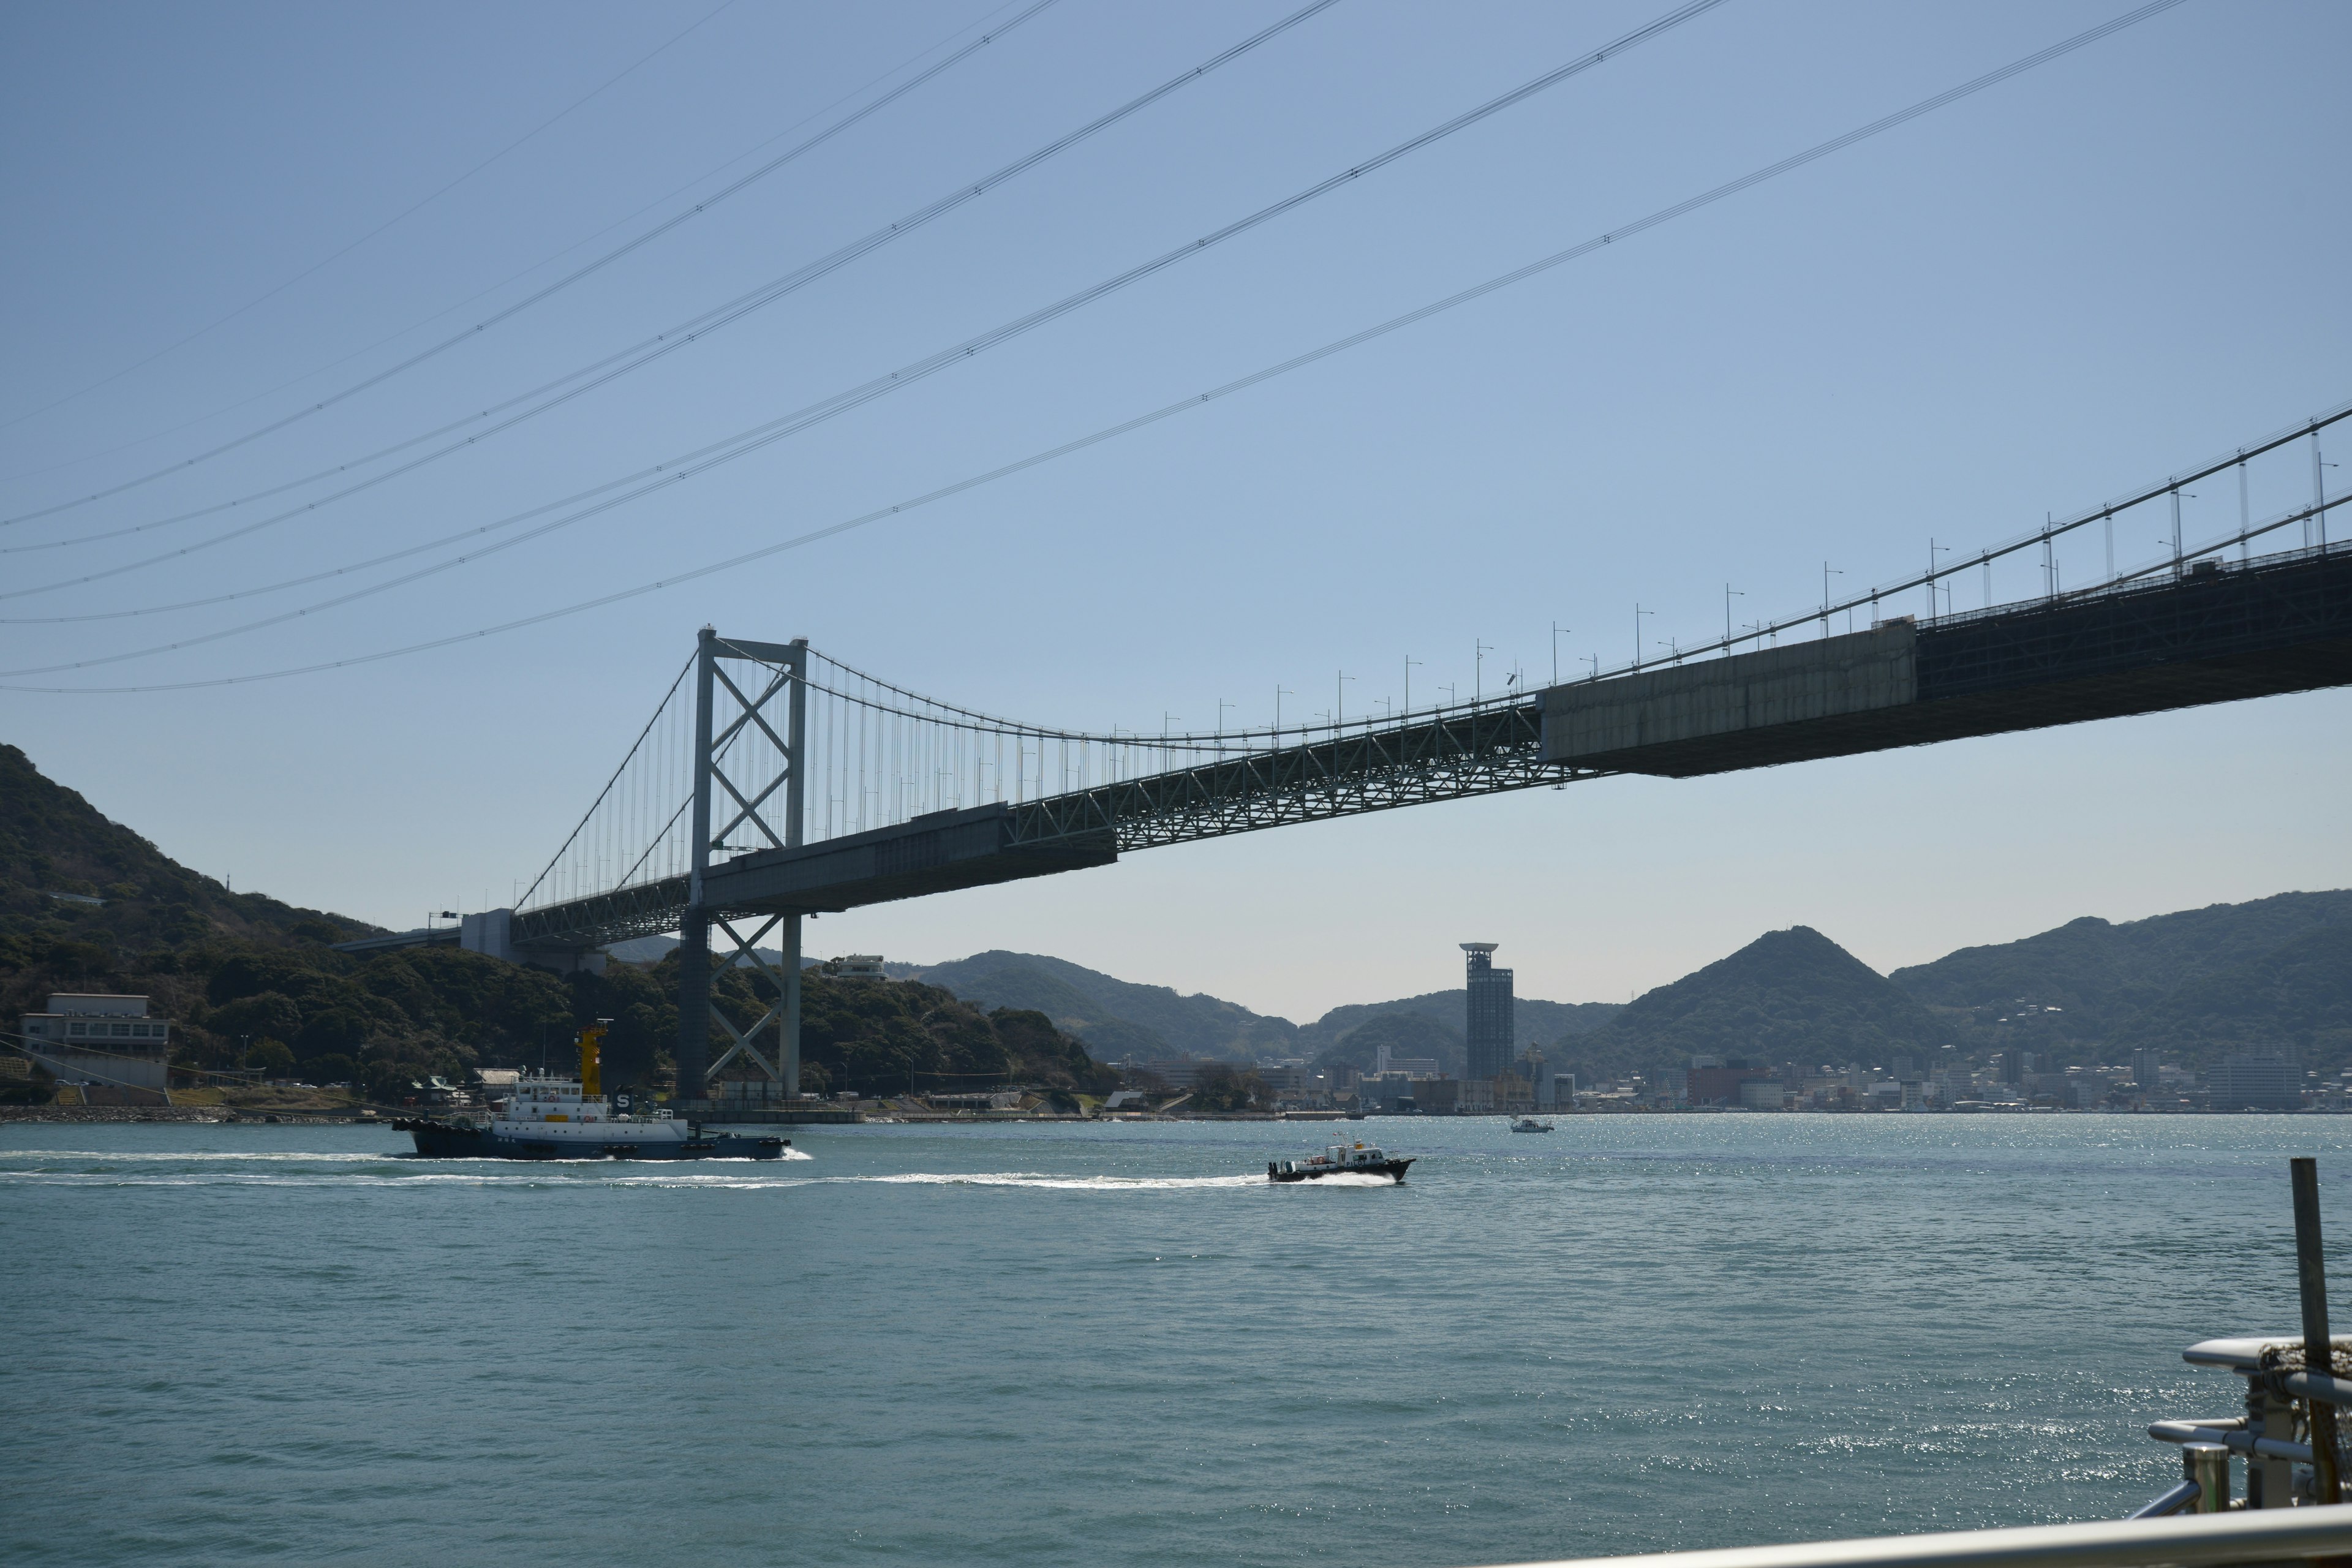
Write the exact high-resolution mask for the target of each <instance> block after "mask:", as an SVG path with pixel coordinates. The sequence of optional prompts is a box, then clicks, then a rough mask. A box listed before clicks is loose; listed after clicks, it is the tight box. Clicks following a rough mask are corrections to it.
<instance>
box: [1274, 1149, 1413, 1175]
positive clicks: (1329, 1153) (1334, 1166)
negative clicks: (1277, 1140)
mask: <svg viewBox="0 0 2352 1568" xmlns="http://www.w3.org/2000/svg"><path fill="white" fill-rule="evenodd" d="M1411 1164H1412V1161H1411V1160H1396V1159H1391V1158H1390V1157H1389V1156H1388V1155H1386V1154H1383V1153H1382V1152H1381V1151H1379V1150H1378V1149H1371V1148H1367V1147H1366V1146H1365V1145H1363V1144H1361V1143H1359V1144H1357V1145H1355V1146H1354V1147H1353V1148H1350V1147H1349V1146H1348V1145H1347V1144H1345V1143H1333V1144H1331V1145H1329V1146H1328V1147H1327V1148H1326V1149H1325V1150H1324V1151H1323V1152H1321V1153H1320V1154H1317V1155H1314V1156H1312V1157H1311V1158H1308V1159H1305V1160H1268V1161H1267V1162H1266V1163H1265V1179H1266V1180H1267V1181H1269V1182H1313V1181H1319V1180H1321V1179H1322V1178H1323V1177H1325V1176H1390V1177H1393V1178H1394V1179H1395V1180H1396V1182H1397V1184H1398V1185H1400V1186H1402V1185H1403V1184H1404V1173H1405V1167H1407V1166H1409V1165H1411Z"/></svg>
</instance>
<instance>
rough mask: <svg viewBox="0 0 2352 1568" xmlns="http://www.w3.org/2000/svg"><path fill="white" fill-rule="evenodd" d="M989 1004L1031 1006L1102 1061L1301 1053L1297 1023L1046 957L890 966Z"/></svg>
mask: <svg viewBox="0 0 2352 1568" xmlns="http://www.w3.org/2000/svg"><path fill="white" fill-rule="evenodd" d="M890 973H893V974H904V975H906V976H907V977H908V978H909V979H916V980H922V981H926V982H928V983H929V984H934V985H944V986H946V987H947V988H948V989H949V990H950V991H952V992H954V993H955V994H957V995H959V996H968V997H971V999H972V1000H974V1001H976V1002H979V1003H982V1005H987V1006H991V1007H1023V1008H1030V1009H1034V1011H1036V1012H1040V1013H1043V1014H1045V1016H1047V1017H1049V1018H1051V1019H1053V1020H1054V1023H1055V1026H1057V1027H1059V1028H1061V1029H1064V1030H1066V1031H1067V1032H1068V1033H1070V1034H1073V1035H1076V1036H1077V1037H1079V1038H1081V1039H1083V1040H1085V1041H1086V1042H1087V1046H1088V1047H1090V1048H1091V1049H1092V1050H1093V1052H1094V1054H1095V1056H1096V1057H1097V1058H1098V1059H1105V1060H1108V1059H1111V1058H1120V1057H1127V1056H1130V1055H1132V1056H1137V1057H1145V1058H1151V1057H1160V1058H1169V1057H1181V1056H1191V1057H1202V1058H1212V1059H1223V1060H1228V1061H1241V1062H1252V1061H1255V1060H1256V1059H1257V1058H1260V1057H1262V1056H1271V1057H1286V1056H1290V1055H1292V1054H1294V1052H1295V1051H1296V1050H1297V1035H1298V1026H1297V1025H1296V1024H1293V1023H1292V1022H1291V1021H1290V1020H1289V1019H1287V1018H1272V1017H1268V1016H1265V1014H1262V1013H1253V1012H1251V1011H1250V1010H1249V1009H1248V1008H1246V1007H1244V1006H1242V1005H1240V1004H1238V1003H1234V1002H1226V1001H1221V1000H1220V999H1218V998H1217V997H1214V996H1208V995H1202V994H1193V995H1190V996H1186V995H1182V994H1179V993H1178V992H1177V991H1175V990H1174V989H1173V988H1171V987H1170V986H1166V985H1138V984H1134V983H1133V982H1131V981H1126V980H1118V979H1115V978H1113V977H1112V976H1110V975H1108V974H1105V973H1102V972H1101V971H1099V970H1094V969H1088V968H1087V967H1085V966H1084V965H1083V964H1076V963H1070V962H1069V961H1068V960H1066V959H1060V958H1048V957H1046V956H1045V954H1043V953H1034V952H1003V951H1002V950H998V951H992V952H979V953H974V954H973V955H972V956H971V957H970V958H964V959H958V960H956V961H955V962H953V963H933V964H924V965H916V964H892V965H890Z"/></svg>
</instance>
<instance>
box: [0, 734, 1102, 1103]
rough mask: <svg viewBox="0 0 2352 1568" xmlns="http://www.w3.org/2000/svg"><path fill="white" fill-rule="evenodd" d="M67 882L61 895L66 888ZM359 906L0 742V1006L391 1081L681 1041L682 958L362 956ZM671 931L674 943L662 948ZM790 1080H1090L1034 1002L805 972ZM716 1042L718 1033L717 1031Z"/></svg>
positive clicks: (629, 1055)
mask: <svg viewBox="0 0 2352 1568" xmlns="http://www.w3.org/2000/svg"><path fill="white" fill-rule="evenodd" d="M60 894H63V895H67V896H65V897H62V898H61V897H59V896H58V895H60ZM375 930H376V928H374V927H373V926H370V925H368V924H366V923H365V922H364V921H355V920H352V919H350V918H348V917H345V916H341V915H335V914H330V913H326V912H324V911H321V910H302V909H296V908H294V907H292V906H290V905H288V904H284V903H280V902H279V901H278V900H275V899H269V898H265V897H262V896H261V895H259V894H255V893H232V892H230V891H228V889H226V888H224V887H222V886H221V885H220V884H219V883H218V882H215V881H214V880H212V879H209V878H206V877H202V876H199V875H198V874H197V873H195V872H194V871H191V870H189V869H188V868H186V867H184V866H182V865H180V864H178V863H177V862H176V861H174V860H173V859H172V858H170V857H168V856H166V855H165V854H163V851H162V850H160V849H158V848H157V847H155V846H154V845H152V844H150V843H149V842H148V841H147V840H145V839H144V838H142V837H139V836H138V835H137V834H135V833H133V832H131V830H130V829H129V828H127V827H124V826H121V825H120V824H118V823H114V822H110V821H109V820H108V819H107V818H106V817H105V816H102V815H101V814H100V813H99V812H98V810H97V809H96V808H94V807H93V806H91V805H90V804H89V802H88V801H87V800H85V799H83V798H82V796H80V795H78V794H76V793H75V792H73V791H71V790H68V789H65V788H62V787H60V786H59V785H58V784H55V783H54V782H52V781H51V780H49V779H47V778H45V777H43V776H42V775H41V773H39V772H38V771H37V769H35V768H34V766H33V765H32V763H31V762H30V761H28V760H27V759H26V756H25V753H24V752H21V751H19V750H17V749H16V748H15V747H13V746H0V1010H5V1012H6V1013H7V1014H8V1015H9V1016H10V1023H9V1025H8V1026H9V1027H12V1028H13V1026H14V1016H15V1015H16V1014H18V1013H23V1012H29V1011H36V1010H38V1009H39V1008H40V1007H41V1006H42V1005H44V1004H45V1002H46V999H47V994H48V993H50V992H51V991H115V992H129V993H133V994H145V995H147V996H148V997H149V998H150V999H151V1005H152V1007H153V1008H154V1010H155V1011H156V1012H157V1013H158V1014H160V1015H161V1016H165V1017H168V1018H170V1019H171V1020H172V1021H173V1033H174V1035H175V1036H176V1037H177V1038H178V1042H179V1043H178V1046H177V1047H176V1048H175V1053H174V1059H175V1060H177V1061H180V1062H183V1063H184V1064H186V1065H189V1066H193V1067H201V1068H238V1067H261V1068H268V1069H269V1070H270V1071H271V1072H272V1075H273V1076H283V1075H287V1074H298V1075H300V1076H303V1077H306V1078H309V1079H310V1080H311V1081H314V1082H329V1081H353V1082H357V1083H360V1084H362V1085H366V1086H369V1087H370V1088H371V1089H372V1091H373V1092H374V1093H376V1094H377V1095H379V1096H383V1097H391V1096H394V1095H396V1094H397V1093H398V1092H399V1091H400V1089H401V1088H402V1086H404V1085H405V1084H406V1083H407V1082H408V1081H409V1080H411V1079H416V1078H421V1077H424V1076H425V1075H427V1074H434V1073H437V1074H440V1075H442V1076H444V1077H451V1078H455V1077H457V1076H460V1075H462V1074H463V1073H464V1072H465V1071H466V1070H467V1069H468V1068H475V1067H493V1066H503V1067H520V1066H534V1065H537V1064H538V1063H539V1062H540V1061H541V1059H542V1058H543V1056H545V1055H546V1054H548V1053H549V1052H551V1051H552V1052H556V1053H560V1052H561V1051H562V1049H563V1048H564V1047H565V1046H566V1044H567V1043H568V1042H569V1041H570V1039H571V1038H572V1034H573V1032H574V1031H575V1030H576V1029H577V1028H578V1027H579V1026H582V1025H583V1024H586V1023H589V1022H591V1021H593V1020H594V1019H597V1018H610V1019H612V1020H614V1025H613V1033H612V1036H611V1037H610V1039H609V1040H608V1042H607V1047H606V1061H607V1064H608V1068H609V1071H610V1074H611V1077H612V1079H613V1081H614V1083H615V1084H616V1085H617V1084H624V1083H632V1082H634V1083H637V1084H642V1085H646V1086H661V1085H665V1084H666V1083H667V1080H668V1078H669V1075H670V1073H671V1071H672V1067H671V1061H670V1055H669V1053H670V1050H671V1048H672V1047H673V1046H674V1044H675V1042H676V1040H677V1003H676V1001H675V1000H674V998H675V997H676V995H677V958H676V956H675V954H674V953H673V954H671V955H669V956H666V957H664V958H663V959H662V960H661V962H659V963H654V964H649V965H639V964H631V963H612V964H610V965H609V966H608V968H607V972H606V973H604V974H603V975H593V974H584V973H583V974H569V975H559V974H556V973H553V972H551V971H549V970H545V969H537V968H531V967H529V966H526V965H520V964H513V963H504V962H501V961H500V960H498V959H493V958H488V957H485V956H483V955H482V954H480V953H474V952H461V951H459V950H457V949H456V948H450V947H432V948H410V949H405V950H401V951H397V952H378V953H369V954H365V955H359V954H352V953H343V952H335V951H334V949H333V947H332V946H331V943H333V942H341V941H342V940H344V939H345V938H347V937H351V936H355V935H362V934H367V933H371V932H373V931H375ZM674 945H675V944H673V946H674ZM755 984H757V982H755V980H754V979H753V977H752V976H751V974H750V973H747V972H744V971H741V970H734V969H730V970H724V971H721V972H720V973H719V974H718V975H717V976H716V977H715V978H714V981H713V984H712V995H713V999H714V1002H715V1004H716V1005H717V1006H718V1007H719V1009H720V1010H721V1011H723V1012H725V1013H726V1014H727V1015H728V1016H730V1017H731V1018H733V1019H734V1021H735V1022H736V1025H737V1026H738V1027H743V1026H749V1025H750V1024H751V1022H752V1021H753V1020H754V1019H755V1018H757V1017H758V1016H759V1015H760V1014H761V1012H762V1011H763V1010H764V1008H765V1003H764V1002H763V1001H762V1000H761V999H760V998H759V997H757V996H756V995H755V994H754V986H755ZM803 993H804V994H803V1007H802V1011H803V1028H802V1057H803V1062H804V1064H806V1071H805V1072H804V1075H803V1087H806V1088H810V1089H826V1088H828V1087H831V1086H834V1085H837V1084H842V1083H844V1082H845V1081H846V1082H847V1083H848V1084H849V1085H850V1086H851V1087H856V1088H861V1089H862V1088H867V1087H875V1088H892V1087H897V1086H898V1084H899V1082H900V1080H906V1081H919V1082H921V1083H923V1084H924V1086H925V1087H936V1086H937V1085H939V1084H941V1083H949V1084H955V1085H959V1086H962V1087H979V1086H982V1085H985V1084H988V1083H992V1082H998V1081H1012V1080H1022V1081H1028V1082H1033V1083H1037V1084H1041V1085H1045V1086H1049V1087H1055V1088H1072V1087H1076V1088H1102V1087H1104V1086H1105V1084H1106V1082H1107V1078H1106V1075H1105V1074H1104V1073H1103V1072H1102V1070H1101V1069H1099V1068H1096V1067H1095V1066H1094V1065H1093V1064H1092V1063H1091V1062H1089V1061H1088V1059H1087V1056H1086V1052H1085V1048H1084V1047H1082V1046H1080V1045H1079V1044H1078V1042H1077V1041H1076V1040H1075V1039H1072V1038H1070V1037H1067V1036H1066V1035H1063V1034H1061V1033H1059V1032H1058V1031H1056V1030H1055V1028H1054V1026H1053V1025H1052V1023H1051V1022H1050V1021H1048V1020H1047V1019H1046V1018H1045V1017H1044V1016H1042V1015H1041V1014H1038V1013H1035V1012H1030V1011H1024V1010H1022V1009H1020V1008H1017V1007H1015V1008H998V1009H995V1010H993V1011H985V1010H983V1009H982V1008H981V1007H977V1006H974V1005H971V1004H970V1003H967V1002H963V1001H960V1000H959V999H958V998H956V997H955V996H954V995H952V994H950V993H949V992H947V991H945V990H942V989H940V987H938V986H935V985H917V984H875V983H873V982H870V981H866V982H856V981H851V982H830V981H827V980H826V979H825V978H824V976H821V975H810V976H808V977H807V978H806V980H805V983H804V985H803ZM713 1035H714V1045H716V1043H717V1040H718V1039H719V1038H722V1037H720V1036H719V1031H718V1030H717V1029H716V1028H715V1027H714V1030H713Z"/></svg>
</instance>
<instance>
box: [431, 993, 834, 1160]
mask: <svg viewBox="0 0 2352 1568" xmlns="http://www.w3.org/2000/svg"><path fill="white" fill-rule="evenodd" d="M607 1021H608V1020H605V1019H601V1018H600V1019H598V1020H597V1021H596V1022H595V1023H593V1024H592V1025H590V1026H588V1027H587V1028H584V1029H583V1030H581V1031H580V1042H579V1043H580V1076H579V1077H578V1078H576V1079H571V1078H563V1077H561V1076H558V1075H550V1074H545V1073H527V1074H525V1075H524V1076H523V1077H522V1078H521V1079H520V1080H519V1081H518V1082H517V1083H516V1085H515V1090H514V1094H513V1095H512V1096H511V1097H510V1098H509V1099H507V1100H501V1101H499V1104H498V1106H497V1107H496V1109H495V1110H494V1111H493V1112H492V1114H491V1117H490V1120H489V1122H488V1125H484V1124H482V1123H479V1122H473V1121H439V1120H436V1119H434V1118H429V1117H408V1116H404V1117H399V1118H396V1119H394V1121H393V1126H394V1128H396V1129H398V1130H399V1131H403V1132H405V1133H407V1134H408V1135H409V1136H410V1137H412V1138H414V1139H415V1141H416V1152H418V1153H419V1154H422V1155H424V1156H425V1158H426V1159H429V1160H714V1159H716V1160H779V1159H782V1157H783V1153H784V1151H785V1150H786V1149H788V1148H790V1147H791V1146H792V1142H791V1140H790V1139H785V1138H758V1137H753V1138H746V1137H742V1136H740V1135H736V1134H730V1133H709V1132H706V1131H703V1130H702V1129H700V1128H698V1127H697V1126H695V1125H694V1124H693V1123H692V1122H690V1121H677V1120H676V1119H675V1118H673V1117H672V1116H671V1115H670V1113H669V1112H668V1111H667V1110H656V1111H654V1112H653V1113H652V1114H651V1115H649V1116H638V1115H635V1114H633V1113H632V1110H631V1108H630V1106H629V1105H628V1103H627V1101H626V1100H625V1099H623V1100H621V1101H620V1103H619V1104H618V1105H617V1106H616V1105H615V1104H614V1102H612V1101H609V1100H606V1099H605V1098H604V1081H603V1077H602V1071H601V1063H600V1061H599V1059H598V1051H599V1047H601V1046H602V1045H603V1043H604V1025H605V1023H606V1022H607Z"/></svg>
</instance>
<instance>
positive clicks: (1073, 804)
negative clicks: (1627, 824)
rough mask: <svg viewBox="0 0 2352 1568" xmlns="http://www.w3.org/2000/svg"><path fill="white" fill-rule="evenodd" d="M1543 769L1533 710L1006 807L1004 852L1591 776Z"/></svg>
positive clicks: (1512, 707) (1264, 755)
mask: <svg viewBox="0 0 2352 1568" xmlns="http://www.w3.org/2000/svg"><path fill="white" fill-rule="evenodd" d="M1591 772H1592V770H1590V769H1582V770H1580V769H1575V768H1570V767H1568V766H1566V765H1564V764H1560V763H1547V762H1545V761H1543V713H1542V710H1541V708H1540V707H1539V706H1538V704H1535V703H1532V702H1517V703H1512V704H1509V705H1503V704H1496V705H1494V706H1491V707H1484V708H1475V709H1473V710H1470V711H1468V712H1466V713H1453V714H1446V715H1443V716H1440V717H1437V718H1433V719H1428V720H1423V721H1417V722H1412V723H1407V724H1402V725H1396V726H1391V727H1390V728H1386V729H1370V728H1367V729H1366V730H1364V731H1360V732H1359V733H1355V734H1349V735H1339V736H1336V737H1334V738H1332V739H1330V740H1328V741H1318V742H1311V743H1309V744H1306V745H1299V746H1289V747H1285V748H1282V749H1280V750H1277V751H1271V752H1255V753H1252V754H1250V755H1248V756H1243V757H1235V758H1233V759H1231V760H1228V761H1223V762H1216V763H1206V764H1203V765H1201V766H1197V767H1189V768H1180V769H1177V770H1175V771H1173V772H1171V773H1153V774H1150V775H1149V776H1147V777H1144V778H1139V779H1128V780H1123V781H1121V782H1119V783H1118V784H1102V785H1098V786H1097V787H1095V788H1092V789H1085V790H1077V791H1074V792H1072V793H1070V794H1067V795H1053V796H1049V797H1047V798H1046V799H1045V800H1040V801H1033V802H1030V803H1028V804H1026V805H1018V806H1015V807H1013V843H1014V844H1016V845H1018V844H1040V845H1042V844H1051V843H1054V842H1056V841H1059V840H1066V839H1074V838H1087V837H1094V838H1099V837H1104V836H1106V835H1108V836H1109V837H1110V838H1111V839H1112V841H1113V842H1114V843H1116V844H1117V846H1118V848H1119V849H1121V850H1122V851H1124V850H1129V849H1146V848H1150V847H1154V846H1157V845H1162V844H1181V843H1186V842H1189V841H1191V840H1192V839H1196V838H1215V837H1223V836H1224V835H1226V834H1231V833H1250V832H1255V830H1257V829H1259V828H1263V827H1280V826H1286V825H1288V824H1291V823H1298V822H1319V821H1323V820H1326V819H1328V818H1331V817H1338V816H1360V815H1362V814H1364V813H1366V812H1372V811H1388V810H1393V809H1394V808H1396V807H1399V806H1405V805H1424V804H1426V803H1429V802H1432V801H1440V800H1460V799H1463V798H1465V797H1466V796H1470V795H1495V794H1498V793H1500V792H1502V791H1505V790H1514V789H1531V788H1534V787H1536V786H1537V785H1539V784H1559V783H1561V782H1564V781H1566V780H1568V779H1570V778H1581V777H1586V776H1590V775H1591Z"/></svg>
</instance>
